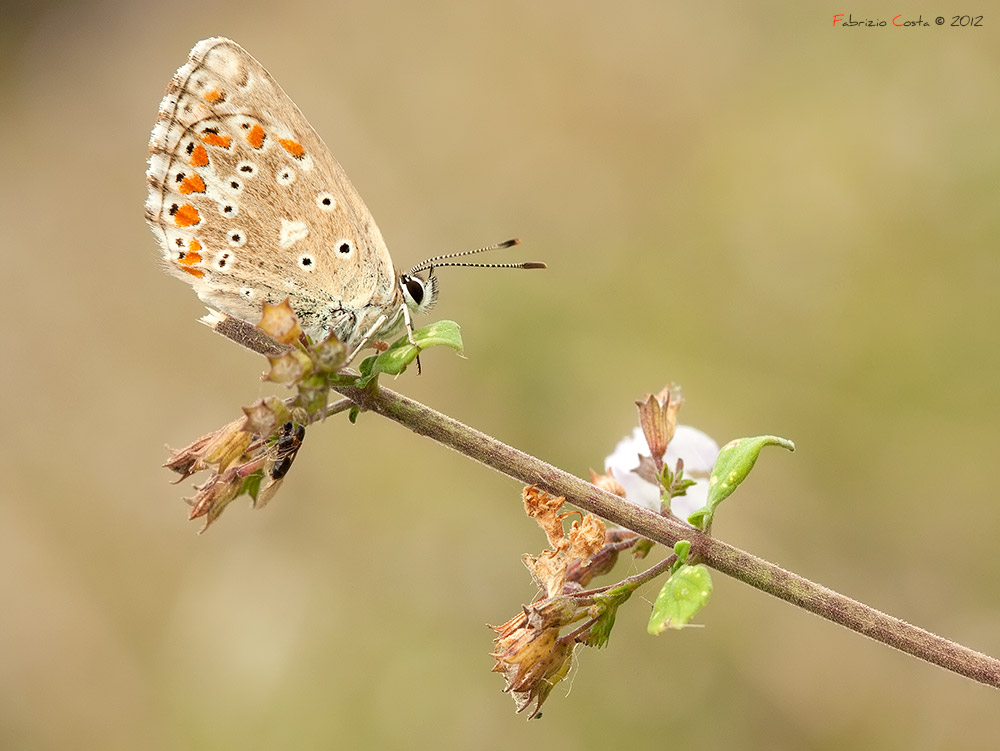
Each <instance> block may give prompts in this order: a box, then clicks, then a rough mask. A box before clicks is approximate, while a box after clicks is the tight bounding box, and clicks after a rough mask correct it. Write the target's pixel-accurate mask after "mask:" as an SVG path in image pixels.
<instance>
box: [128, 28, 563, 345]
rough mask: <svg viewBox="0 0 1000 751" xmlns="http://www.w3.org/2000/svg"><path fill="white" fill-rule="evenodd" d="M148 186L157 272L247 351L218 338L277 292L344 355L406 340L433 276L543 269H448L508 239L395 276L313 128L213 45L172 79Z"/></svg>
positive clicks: (269, 82) (430, 292)
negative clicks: (185, 288) (445, 271)
mask: <svg viewBox="0 0 1000 751" xmlns="http://www.w3.org/2000/svg"><path fill="white" fill-rule="evenodd" d="M146 178H147V183H148V188H149V192H148V197H147V199H146V219H147V221H148V222H149V225H150V227H151V228H152V230H153V234H154V235H155V236H156V238H157V240H158V241H159V244H160V247H161V248H162V250H163V264H164V266H165V268H166V270H167V271H168V272H169V273H171V274H172V275H174V276H176V277H178V278H180V279H183V280H184V281H186V282H188V283H189V284H190V285H191V286H192V287H193V288H194V290H195V292H196V293H197V295H198V297H199V298H201V300H202V301H203V302H205V303H206V304H208V305H210V306H213V307H214V308H217V309H218V311H217V312H213V313H211V314H210V315H209V316H206V317H205V318H204V319H203V321H205V322H206V323H209V325H211V326H213V328H215V329H216V330H217V331H220V333H224V334H226V335H228V336H230V338H233V339H236V340H237V341H241V343H243V344H245V345H246V346H251V348H256V347H254V346H253V345H251V344H247V342H246V341H244V340H245V339H246V338H247V337H246V335H245V334H228V333H227V331H232V330H234V329H240V328H241V327H240V326H235V327H234V326H233V319H235V321H236V322H244V323H245V324H247V325H252V324H254V323H256V322H257V321H259V320H260V317H261V309H262V305H263V304H264V303H269V304H272V305H274V304H278V303H280V302H282V301H283V300H285V299H286V298H287V299H288V300H289V302H290V304H291V306H292V309H293V310H294V311H295V314H296V317H297V318H298V320H299V324H300V326H301V327H302V329H303V331H304V332H305V333H306V334H308V335H309V336H310V337H312V338H313V339H320V338H325V337H326V336H328V335H329V334H333V335H335V336H336V337H337V338H338V339H339V340H340V341H341V342H343V343H344V344H345V345H346V347H347V351H348V352H350V353H351V355H350V357H352V358H353V356H354V355H355V354H357V352H358V351H360V350H361V349H362V348H363V347H365V346H369V345H372V344H374V343H377V342H379V341H381V340H384V339H386V338H388V337H391V336H393V335H394V334H396V333H398V332H399V331H400V330H402V329H403V328H404V327H405V329H406V330H407V331H408V332H412V325H411V322H410V321H411V315H412V314H418V313H424V312H426V311H428V310H429V309H430V308H431V307H432V306H433V305H434V303H435V301H436V300H437V295H438V286H437V277H436V276H435V275H434V269H435V268H440V267H442V266H478V267H489V268H544V267H545V264H542V263H535V262H528V263H505V264H481V263H463V262H454V261H450V262H449V259H454V258H457V257H459V256H465V255H469V254H472V253H479V252H483V251H486V250H496V249H501V248H506V247H510V246H512V245H515V244H517V242H518V241H517V240H509V241H507V242H504V243H498V244H496V245H491V246H487V247H485V248H478V249H476V250H472V251H466V252H463V253H451V254H447V255H440V256H435V257H434V258H430V259H427V260H426V261H424V262H422V263H420V264H418V265H417V266H414V267H413V268H412V269H411V270H410V271H409V272H406V273H398V272H397V271H396V270H395V267H394V266H393V262H392V259H391V257H390V256H389V250H388V248H387V247H386V244H385V240H384V239H383V238H382V233H381V232H380V231H379V229H378V226H377V225H376V224H375V220H374V219H373V218H372V215H371V213H370V212H369V211H368V208H367V207H366V206H365V204H364V201H362V200H361V196H360V195H359V194H358V192H357V190H355V188H354V186H353V185H352V184H351V181H350V180H349V179H348V177H347V174H346V173H345V172H344V169H343V167H341V166H340V164H339V163H338V162H337V160H336V159H335V158H334V157H333V154H331V153H330V150H329V149H328V148H327V146H326V144H325V143H324V142H323V140H322V139H321V138H320V136H319V134H317V133H316V131H315V130H314V129H313V128H312V126H311V125H309V123H308V121H307V120H306V118H305V117H304V116H303V114H302V113H301V112H300V111H299V108H298V107H296V106H295V103H294V102H292V100H291V99H290V98H289V96H288V95H287V94H286V93H285V92H284V91H283V90H282V88H281V87H280V86H279V85H278V84H277V82H276V81H275V80H274V79H273V78H272V77H271V75H270V74H269V73H268V72H267V70H265V68H264V67H263V66H262V65H261V64H260V63H259V62H257V60H255V59H254V58H253V57H252V56H251V55H250V54H249V53H248V52H247V51H246V50H244V49H243V48H242V47H240V46H239V45H238V44H236V42H233V41H231V40H229V39H224V38H221V37H214V38H211V39H206V40H204V41H201V42H199V43H198V44H196V45H195V46H194V49H192V50H191V54H190V55H189V57H188V60H187V62H186V63H185V64H184V65H183V66H181V68H180V69H179V70H178V71H177V73H176V74H175V75H174V77H173V79H172V80H171V81H170V84H169V85H168V87H167V91H166V94H165V96H164V98H163V101H162V102H161V103H160V108H159V113H158V115H157V119H156V125H155V127H154V128H153V132H152V135H151V136H150V141H149V168H148V170H147V172H146ZM425 271H426V272H428V273H427V275H426V277H425V276H421V272H425ZM243 328H244V329H245V328H246V327H243ZM258 351H259V350H258Z"/></svg>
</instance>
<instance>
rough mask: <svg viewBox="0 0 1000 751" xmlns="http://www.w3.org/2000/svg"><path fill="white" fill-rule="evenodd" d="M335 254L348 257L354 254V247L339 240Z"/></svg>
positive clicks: (346, 241)
mask: <svg viewBox="0 0 1000 751" xmlns="http://www.w3.org/2000/svg"><path fill="white" fill-rule="evenodd" d="M337 252H338V253H340V254H341V255H342V256H349V255H351V253H352V252H354V246H353V245H351V241H350V240H341V241H340V242H339V243H338V244H337Z"/></svg>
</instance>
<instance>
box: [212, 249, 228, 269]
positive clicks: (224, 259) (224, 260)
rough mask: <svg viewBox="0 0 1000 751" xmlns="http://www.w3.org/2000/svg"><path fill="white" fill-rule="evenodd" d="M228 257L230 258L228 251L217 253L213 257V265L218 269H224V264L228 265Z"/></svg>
mask: <svg viewBox="0 0 1000 751" xmlns="http://www.w3.org/2000/svg"><path fill="white" fill-rule="evenodd" d="M229 258H230V254H229V253H226V252H222V253H219V255H217V256H216V257H215V261H214V263H215V267H216V268H218V269H224V268H226V266H228V265H229Z"/></svg>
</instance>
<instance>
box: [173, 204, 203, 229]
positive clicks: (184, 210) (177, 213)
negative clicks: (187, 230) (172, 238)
mask: <svg viewBox="0 0 1000 751" xmlns="http://www.w3.org/2000/svg"><path fill="white" fill-rule="evenodd" d="M170 216H172V217H173V218H174V224H176V225H177V226H178V227H194V226H195V225H197V224H200V223H201V214H199V213H198V209H196V208H195V207H194V206H192V205H191V204H190V203H185V204H184V205H183V206H178V205H177V204H176V203H175V204H172V205H171V206H170Z"/></svg>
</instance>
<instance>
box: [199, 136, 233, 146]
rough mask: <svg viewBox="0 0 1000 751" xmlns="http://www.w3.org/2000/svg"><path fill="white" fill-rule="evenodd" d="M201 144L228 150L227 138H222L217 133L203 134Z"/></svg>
mask: <svg viewBox="0 0 1000 751" xmlns="http://www.w3.org/2000/svg"><path fill="white" fill-rule="evenodd" d="M201 140H202V143H207V144H208V145H209V146H221V147H222V148H224V149H228V148H229V142H230V139H229V136H223V135H220V134H219V133H205V134H204V135H202V137H201Z"/></svg>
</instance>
